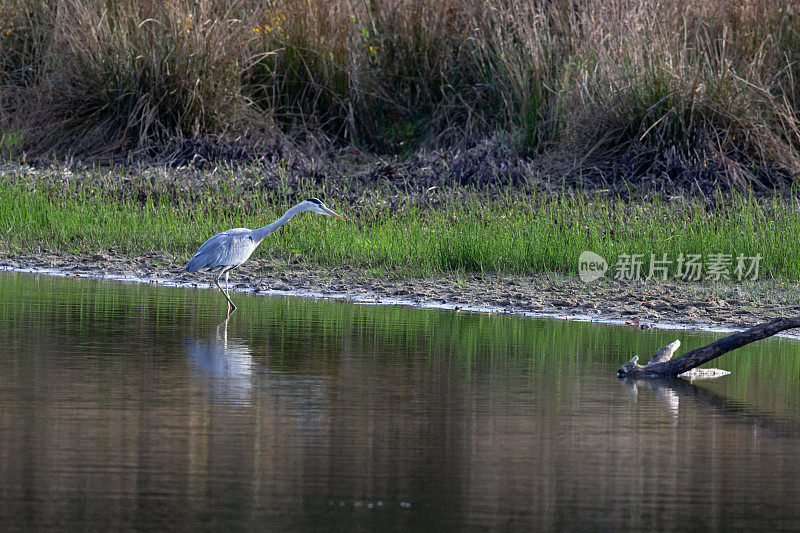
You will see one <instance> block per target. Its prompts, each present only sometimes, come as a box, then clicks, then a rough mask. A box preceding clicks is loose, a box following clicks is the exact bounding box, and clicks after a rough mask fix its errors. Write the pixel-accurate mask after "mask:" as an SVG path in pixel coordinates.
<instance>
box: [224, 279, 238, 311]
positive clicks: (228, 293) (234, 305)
mask: <svg viewBox="0 0 800 533" xmlns="http://www.w3.org/2000/svg"><path fill="white" fill-rule="evenodd" d="M230 272H231V271H230V270H226V271H225V296H227V297H228V302H230V304H231V306H232V307H233V309H232V310H231V313H233V312H234V311H236V304H234V303H233V301H232V300H231V295H230V292H229V290H230V289H229V287H228V274H230Z"/></svg>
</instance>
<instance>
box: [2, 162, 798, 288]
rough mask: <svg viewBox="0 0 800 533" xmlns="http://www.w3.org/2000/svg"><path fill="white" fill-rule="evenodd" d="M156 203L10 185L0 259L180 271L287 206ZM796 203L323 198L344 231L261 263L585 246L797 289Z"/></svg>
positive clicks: (315, 226)
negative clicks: (103, 258) (169, 265)
mask: <svg viewBox="0 0 800 533" xmlns="http://www.w3.org/2000/svg"><path fill="white" fill-rule="evenodd" d="M308 194H309V195H310V194H314V191H313V190H311V191H309V193H308ZM300 196H304V195H300ZM158 197H159V196H158V195H156V194H152V195H149V196H145V195H141V193H137V194H132V193H131V194H127V195H126V194H123V193H120V192H119V191H116V192H111V190H108V191H106V190H105V189H103V188H97V187H90V186H89V185H85V186H79V187H77V188H72V189H70V190H67V189H66V188H64V186H63V185H59V184H56V183H54V182H46V181H39V182H36V181H32V180H30V179H28V180H26V179H24V178H10V177H9V176H5V177H4V179H3V181H2V183H1V184H0V256H2V255H8V254H11V253H14V254H35V253H42V252H54V253H59V252H69V253H74V254H92V253H97V252H104V251H107V250H108V249H110V248H114V249H115V251H116V252H118V253H121V254H125V255H130V256H137V255H140V254H142V253H144V252H151V251H159V252H166V253H168V254H171V255H173V256H174V258H175V261H176V262H178V263H182V262H184V261H185V260H187V259H188V258H189V257H190V256H191V254H192V253H193V252H194V251H195V250H196V248H197V247H198V246H199V245H200V244H201V243H202V242H203V241H204V240H205V239H206V238H208V237H210V236H211V235H213V234H215V233H217V232H219V231H222V230H224V229H228V228H231V227H250V228H253V227H258V226H262V225H265V224H267V223H269V222H271V221H272V220H274V219H275V218H277V217H278V216H279V215H280V214H281V213H282V212H283V211H284V210H285V209H286V208H288V207H289V206H290V205H291V204H292V203H294V199H292V200H289V199H288V198H286V197H285V196H280V195H279V194H277V193H275V194H271V193H265V192H264V191H258V190H253V191H249V192H247V191H233V190H228V189H226V188H215V189H208V190H207V191H206V192H202V193H198V192H197V191H195V192H194V193H193V195H192V196H191V197H190V196H189V195H188V194H187V195H186V196H181V195H180V194H177V193H176V194H175V195H174V197H173V198H171V199H169V200H167V199H163V200H161V201H158V200H156V198H158ZM798 201H800V199H799V198H797V197H787V198H775V199H770V200H764V199H756V198H753V197H747V196H734V197H732V198H730V199H729V200H728V201H726V202H725V203H724V204H718V206H717V207H712V208H709V207H706V205H705V204H703V203H702V202H701V201H700V200H685V199H684V200H679V201H668V200H663V199H662V200H660V199H648V200H639V201H629V202H623V201H622V200H614V199H606V198H593V197H588V196H581V195H567V194H562V195H556V196H553V195H552V194H544V193H541V194H539V193H528V194H519V195H517V196H507V197H505V198H497V199H493V200H486V199H485V198H484V197H483V196H482V194H481V193H479V192H477V191H475V192H468V193H463V192H462V194H461V195H460V196H456V195H452V194H451V195H447V194H446V193H442V199H441V201H440V202H438V204H437V207H435V208H433V207H422V206H415V205H413V204H411V203H405V204H400V206H399V207H397V208H396V209H386V208H380V207H379V206H380V205H381V197H380V194H377V195H376V196H375V197H374V198H372V199H370V200H369V201H368V202H364V203H360V204H356V205H355V206H351V205H346V204H344V203H338V202H337V201H336V200H335V199H334V200H331V201H329V205H330V206H331V207H332V208H334V209H335V210H337V211H338V212H340V213H342V214H343V215H344V216H346V217H347V219H348V220H347V221H345V222H340V221H337V220H334V219H332V218H327V217H320V216H317V215H314V214H311V213H303V214H301V215H299V216H297V217H295V218H294V219H293V220H292V221H291V222H290V223H289V224H287V225H286V226H285V227H284V228H282V229H281V230H280V231H279V232H278V233H276V234H274V235H271V236H270V237H268V238H267V239H266V240H265V241H264V242H263V243H262V245H261V247H260V249H259V251H257V252H256V257H258V256H260V257H264V256H270V257H274V258H290V257H292V256H293V255H294V254H300V256H302V261H303V262H304V263H305V264H309V265H346V266H353V267H359V268H366V269H371V270H372V271H375V272H387V271H395V272H404V273H410V274H432V273H441V272H459V271H461V272H463V271H469V272H502V273H514V274H523V275H525V274H533V273H537V272H564V273H576V272H577V258H578V256H579V255H580V253H581V252H582V251H583V250H592V251H594V252H597V253H599V254H600V255H602V256H604V257H605V258H606V259H607V260H608V261H609V263H610V265H612V268H613V265H614V261H615V258H616V257H617V256H618V255H619V254H634V253H636V254H645V256H644V257H645V265H647V262H648V261H649V257H650V254H656V256H658V257H660V256H661V255H662V254H664V253H666V254H667V255H668V257H669V258H670V259H672V260H673V261H674V260H675V259H677V256H678V254H679V253H685V254H689V253H694V254H704V255H708V254H710V253H727V254H732V255H733V256H734V257H736V256H737V255H738V254H744V255H745V256H755V255H756V254H761V256H762V257H763V259H762V262H761V268H760V275H761V277H773V278H782V279H789V280H794V279H800V256H798V254H797V253H796V249H797V243H798V242H800V210H798V207H797V206H798ZM674 267H675V265H674V264H673V265H672V269H673V271H674ZM645 268H646V267H645ZM643 273H646V272H643Z"/></svg>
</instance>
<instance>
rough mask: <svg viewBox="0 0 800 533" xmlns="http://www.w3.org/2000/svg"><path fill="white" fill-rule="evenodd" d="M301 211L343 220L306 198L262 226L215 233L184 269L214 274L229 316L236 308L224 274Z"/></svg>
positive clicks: (328, 209)
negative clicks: (223, 284)
mask: <svg viewBox="0 0 800 533" xmlns="http://www.w3.org/2000/svg"><path fill="white" fill-rule="evenodd" d="M303 211H313V212H314V213H319V214H320V215H328V216H334V217H336V218H338V219H340V220H344V219H343V218H342V217H341V216H339V215H338V214H336V213H335V212H334V211H333V210H332V209H330V208H328V207H327V206H326V205H325V204H323V203H322V202H321V201H320V200H318V199H317V198H309V199H307V200H303V201H302V202H300V203H299V204H297V205H295V206H294V207H291V208H289V210H288V211H286V212H285V213H284V214H283V216H281V218H279V219H278V220H276V221H275V222H273V223H272V224H267V225H266V226H264V227H263V228H258V229H247V228H233V229H229V230H228V231H223V232H222V233H217V234H216V235H214V236H213V237H211V238H209V239H208V240H207V241H206V242H204V243H203V244H202V245H200V248H198V250H197V252H195V254H194V255H193V256H192V258H191V259H190V260H189V263H187V265H186V272H197V271H200V270H207V271H209V272H212V273H214V274H216V276H215V277H214V278H213V279H214V284H215V285H216V286H217V288H218V289H219V291H220V292H221V293H222V294H223V295H224V296H225V299H226V300H228V316H230V314H231V313H233V312H234V311H236V306H235V305H234V304H233V302H232V301H231V297H230V295H229V294H228V275H229V274H230V271H231V270H233V269H234V268H237V267H238V266H240V265H241V264H242V263H244V262H245V261H247V260H248V259H249V258H250V256H251V255H252V254H253V252H254V251H255V249H256V247H258V245H259V244H261V241H263V240H264V238H265V237H266V236H267V235H269V234H270V233H274V232H275V231H276V230H277V229H278V228H280V227H281V226H283V225H284V224H286V223H287V222H289V219H291V218H292V217H293V216H295V215H296V214H297V213H302V212H303ZM223 274H225V290H224V291H223V290H222V287H220V284H219V280H220V278H222V275H223Z"/></svg>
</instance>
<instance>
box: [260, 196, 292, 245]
mask: <svg viewBox="0 0 800 533" xmlns="http://www.w3.org/2000/svg"><path fill="white" fill-rule="evenodd" d="M301 204H302V202H301V203H300V204H297V205H296V206H294V207H290V208H289V210H288V211H286V212H285V213H284V214H283V216H281V218H279V219H278V220H276V221H275V222H273V223H272V224H267V225H266V226H264V227H263V228H258V229H254V230H253V233H252V234H251V236H252V237H253V240H254V241H255V242H256V243H259V242H261V241H263V240H264V237H266V236H267V235H269V234H270V233H273V232H274V231H276V230H277V229H278V228H280V227H281V226H283V225H284V224H286V223H287V222H289V219H290V218H292V217H293V216H295V215H296V214H297V213H300V212H301V211H303V209H302V207H301Z"/></svg>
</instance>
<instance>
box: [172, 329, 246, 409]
mask: <svg viewBox="0 0 800 533" xmlns="http://www.w3.org/2000/svg"><path fill="white" fill-rule="evenodd" d="M186 352H187V355H188V356H189V362H190V364H191V366H192V368H193V369H194V370H196V371H197V377H198V378H199V379H208V380H210V383H209V391H210V393H211V394H212V396H213V397H214V398H216V399H220V400H227V401H246V400H249V399H250V391H251V388H252V379H251V378H252V374H253V366H254V363H253V358H252V356H251V352H250V347H249V346H248V345H247V344H245V343H244V342H243V341H242V340H240V339H229V338H228V319H227V318H226V319H225V320H224V321H222V322H221V323H220V324H219V325H218V326H217V329H216V332H215V334H214V335H213V336H211V337H210V338H208V339H196V340H191V341H188V342H187V343H186Z"/></svg>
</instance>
